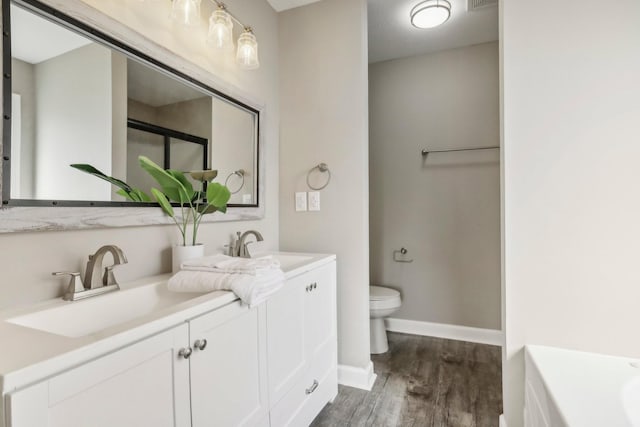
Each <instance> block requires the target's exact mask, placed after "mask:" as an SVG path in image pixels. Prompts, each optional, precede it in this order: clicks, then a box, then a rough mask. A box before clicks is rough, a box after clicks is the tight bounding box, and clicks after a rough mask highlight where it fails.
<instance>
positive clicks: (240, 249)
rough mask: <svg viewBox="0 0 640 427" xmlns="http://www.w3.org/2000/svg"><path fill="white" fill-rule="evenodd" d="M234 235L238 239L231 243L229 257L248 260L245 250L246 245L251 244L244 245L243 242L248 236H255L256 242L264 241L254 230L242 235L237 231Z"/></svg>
mask: <svg viewBox="0 0 640 427" xmlns="http://www.w3.org/2000/svg"><path fill="white" fill-rule="evenodd" d="M236 234H237V236H238V238H237V239H236V240H235V241H234V242H233V244H232V245H231V250H230V253H231V256H235V257H242V258H250V255H249V251H248V250H247V245H249V243H253V242H247V243H245V240H246V239H247V237H249V236H250V235H252V234H253V235H254V236H255V238H256V242H262V241H263V240H264V238H263V237H262V234H260V232H259V231H256V230H249V231H245V232H244V233H242V234H240V232H239V231H238V232H237V233H236Z"/></svg>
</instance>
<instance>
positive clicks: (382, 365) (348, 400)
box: [311, 333, 502, 427]
mask: <svg viewBox="0 0 640 427" xmlns="http://www.w3.org/2000/svg"><path fill="white" fill-rule="evenodd" d="M372 360H373V363H374V367H375V372H376V373H377V374H378V378H377V379H376V382H375V384H374V386H373V390H371V392H366V391H364V390H359V389H355V388H351V387H344V386H340V388H339V393H338V397H336V399H335V401H334V402H333V403H332V404H329V405H327V406H326V407H325V408H324V409H323V410H322V412H321V413H320V414H319V415H318V417H317V418H316V419H315V420H314V422H313V424H312V425H311V426H312V427H328V426H331V427H335V426H340V427H342V426H376V427H377V426H380V427H393V426H397V427H497V426H498V417H499V415H500V414H501V413H502V385H501V382H502V373H501V351H500V347H496V346H490V345H483V344H474V343H468V342H463V341H451V340H445V339H440V338H430V337H421V336H416V335H405V334H397V333H389V351H388V352H387V353H385V354H381V355H372Z"/></svg>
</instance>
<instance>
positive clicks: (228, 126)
mask: <svg viewBox="0 0 640 427" xmlns="http://www.w3.org/2000/svg"><path fill="white" fill-rule="evenodd" d="M36 6H37V7H36ZM44 9H45V10H43V7H42V5H39V4H38V3H37V2H34V1H29V0H26V1H22V0H20V1H11V2H9V1H4V2H3V10H4V13H5V19H6V13H7V12H8V13H9V16H10V28H11V37H10V61H11V73H10V75H11V79H10V85H6V84H5V87H4V92H5V93H4V96H5V107H6V106H7V103H9V104H10V106H11V114H10V116H11V129H10V134H8V133H7V131H5V133H4V139H3V146H4V153H5V156H6V157H7V158H8V160H6V159H5V163H4V173H3V185H2V189H3V197H2V199H3V203H4V205H5V206H50V205H56V206H128V205H131V204H134V203H135V202H128V201H126V200H124V198H122V197H121V196H119V195H118V194H116V190H117V189H116V188H112V187H111V186H110V184H109V183H107V182H105V181H102V180H99V179H97V178H95V177H92V176H90V175H87V174H84V173H82V172H80V171H78V170H76V169H74V168H72V167H70V165H71V164H74V163H86V164H91V165H92V166H94V167H96V168H97V169H99V170H100V171H102V172H103V173H105V174H106V175H110V176H113V177H116V178H118V179H121V180H123V181H125V182H127V183H128V184H130V185H132V186H134V187H137V188H140V189H142V190H143V191H145V192H147V193H150V191H149V190H150V187H151V186H152V185H153V181H152V180H150V179H149V177H148V176H146V174H145V173H144V172H143V171H142V170H141V169H140V167H139V166H138V160H137V159H138V156H139V155H145V156H147V157H149V158H151V159H152V160H154V161H155V162H156V163H158V164H159V165H161V166H164V167H165V168H172V169H178V170H182V171H191V170H202V169H214V170H217V171H218V176H217V178H216V179H215V181H217V182H220V183H222V184H225V185H227V186H228V187H229V189H230V190H231V192H232V198H231V200H230V205H229V206H231V207H233V206H245V207H250V206H258V202H259V200H258V197H259V191H258V186H259V173H258V165H259V162H258V155H259V150H258V143H259V126H260V113H259V111H258V110H256V109H254V108H252V107H250V106H248V105H246V104H244V103H242V102H239V101H237V100H235V99H233V98H231V97H229V96H226V95H224V94H222V93H220V92H217V91H216V90H214V89H212V88H210V87H208V86H207V85H204V84H201V83H199V82H196V81H193V80H188V79H184V78H182V76H179V75H177V74H174V73H173V70H171V69H169V68H168V67H164V66H162V65H160V64H153V65H152V64H150V63H149V62H147V61H146V60H145V59H144V58H141V57H139V56H138V55H137V54H136V52H135V51H134V50H132V49H131V50H130V49H127V48H126V47H124V46H122V45H120V44H117V43H113V42H112V41H111V40H109V38H108V37H104V36H101V38H97V37H96V36H95V34H96V32H94V31H91V34H92V35H91V37H89V36H88V35H87V34H88V32H87V31H86V29H85V28H83V24H82V23H79V22H74V21H73V20H72V19H70V18H64V17H62V18H61V17H60V15H57V16H55V17H54V16H52V15H51V14H49V13H47V10H46V8H44ZM5 26H6V21H5ZM102 37H104V38H102ZM5 38H6V37H5ZM7 44H8V43H5V51H4V59H5V61H7V60H8V59H9V58H8V53H9V52H7V48H8V47H9V46H7ZM115 46H117V48H116V47H115ZM8 89H10V90H8ZM7 97H10V100H9V99H7ZM5 111H6V108H5ZM7 172H9V173H7Z"/></svg>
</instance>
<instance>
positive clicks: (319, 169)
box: [307, 163, 331, 191]
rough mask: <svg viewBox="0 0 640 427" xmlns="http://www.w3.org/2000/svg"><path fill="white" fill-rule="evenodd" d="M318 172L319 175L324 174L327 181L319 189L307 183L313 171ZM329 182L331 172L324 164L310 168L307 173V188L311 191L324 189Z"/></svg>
mask: <svg viewBox="0 0 640 427" xmlns="http://www.w3.org/2000/svg"><path fill="white" fill-rule="evenodd" d="M316 169H317V170H318V171H319V172H321V173H326V174H327V181H326V182H325V183H324V185H321V186H319V187H314V186H313V185H311V182H309V178H310V177H311V174H312V173H313V171H315V170H316ZM330 181H331V171H330V170H329V166H327V164H326V163H320V164H318V165H316V166H314V167H312V168H311V169H310V170H309V172H307V185H308V186H309V188H310V189H312V190H316V191H317V190H322V189H323V188H325V187H326V186H327V185H329V182H330Z"/></svg>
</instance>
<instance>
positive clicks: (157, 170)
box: [138, 156, 193, 205]
mask: <svg viewBox="0 0 640 427" xmlns="http://www.w3.org/2000/svg"><path fill="white" fill-rule="evenodd" d="M138 161H139V162H140V166H141V167H142V169H144V170H145V171H147V173H149V175H151V177H152V178H153V179H155V180H156V182H157V183H158V184H159V185H160V187H161V188H162V192H163V193H164V194H165V195H166V196H167V197H168V198H169V200H172V201H175V202H179V203H180V204H181V205H182V204H185V203H188V202H189V201H191V197H192V196H193V194H192V193H193V187H192V188H191V192H189V191H187V189H186V188H185V186H184V185H183V184H182V181H181V180H179V179H178V178H176V177H175V176H174V175H172V174H171V173H169V172H167V171H166V170H164V169H162V168H161V167H160V166H158V165H157V164H156V163H154V162H153V161H152V160H151V159H149V158H148V157H146V156H139V157H138Z"/></svg>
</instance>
